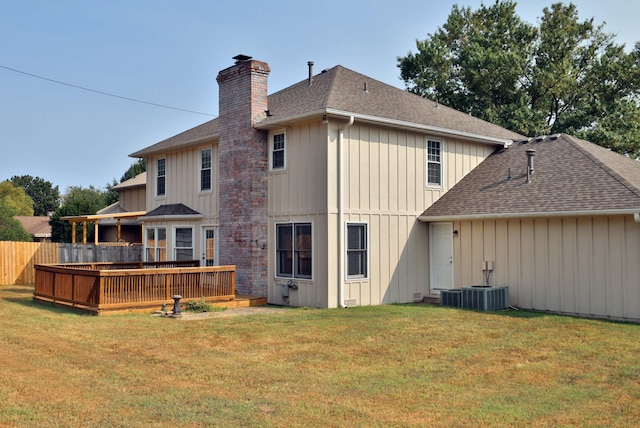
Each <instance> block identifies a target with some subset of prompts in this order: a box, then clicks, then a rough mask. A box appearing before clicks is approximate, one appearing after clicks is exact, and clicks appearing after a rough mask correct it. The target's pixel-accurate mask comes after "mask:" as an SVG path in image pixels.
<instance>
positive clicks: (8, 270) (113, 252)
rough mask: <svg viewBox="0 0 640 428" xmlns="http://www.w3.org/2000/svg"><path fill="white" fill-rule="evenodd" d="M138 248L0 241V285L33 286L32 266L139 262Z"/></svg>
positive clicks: (140, 254) (140, 252)
mask: <svg viewBox="0 0 640 428" xmlns="http://www.w3.org/2000/svg"><path fill="white" fill-rule="evenodd" d="M142 250H143V248H142V246H128V245H116V246H114V245H109V246H105V245H95V244H67V243H64V244H63V243H55V242H10V241H0V285H2V284H18V285H27V284H33V283H35V278H36V274H35V268H34V267H35V265H36V264H55V263H74V262H75V263H78V262H140V261H141V260H142Z"/></svg>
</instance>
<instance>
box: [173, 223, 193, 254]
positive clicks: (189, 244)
mask: <svg viewBox="0 0 640 428" xmlns="http://www.w3.org/2000/svg"><path fill="white" fill-rule="evenodd" d="M174 231H175V239H174V240H173V242H174V245H173V260H193V228H192V227H176V228H175V229H174Z"/></svg>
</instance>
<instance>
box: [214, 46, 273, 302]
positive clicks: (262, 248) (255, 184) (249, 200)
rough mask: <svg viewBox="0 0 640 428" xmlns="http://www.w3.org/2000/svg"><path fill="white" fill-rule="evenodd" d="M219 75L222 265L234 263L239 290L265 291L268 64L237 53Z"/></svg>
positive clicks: (249, 292)
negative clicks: (262, 125) (263, 125)
mask: <svg viewBox="0 0 640 428" xmlns="http://www.w3.org/2000/svg"><path fill="white" fill-rule="evenodd" d="M234 59H235V60H236V63H235V64H234V65H233V66H232V67H229V68H227V69H224V70H222V71H220V73H218V77H217V81H218V85H219V117H218V123H219V132H220V140H219V144H218V156H219V171H218V174H219V206H220V208H219V212H220V229H219V239H220V247H219V248H220V263H221V264H225V265H226V264H230V265H236V293H238V294H253V295H259V296H266V295H267V257H268V254H267V173H268V148H267V146H268V143H267V132H266V131H261V130H257V129H255V128H254V127H253V125H254V123H255V122H256V121H258V120H260V119H262V118H264V117H265V115H266V111H267V110H268V104H267V95H268V93H267V78H268V76H269V72H270V71H271V70H270V68H269V65H268V64H267V63H265V62H261V61H255V60H252V59H251V57H248V56H245V55H238V56H236V57H234Z"/></svg>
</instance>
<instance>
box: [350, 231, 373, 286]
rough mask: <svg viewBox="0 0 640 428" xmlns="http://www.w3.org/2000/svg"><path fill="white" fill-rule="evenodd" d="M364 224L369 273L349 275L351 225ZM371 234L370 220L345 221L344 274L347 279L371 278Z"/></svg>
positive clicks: (360, 279)
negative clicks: (348, 255)
mask: <svg viewBox="0 0 640 428" xmlns="http://www.w3.org/2000/svg"><path fill="white" fill-rule="evenodd" d="M352 225H354V226H358V225H360V226H364V227H365V236H366V240H367V241H366V244H367V247H366V251H367V274H366V275H349V258H348V257H347V254H349V242H348V238H349V226H352ZM369 236H370V232H369V222H367V221H348V222H345V225H344V237H345V243H344V249H345V253H344V275H345V278H346V280H347V281H362V280H363V279H369V277H370V272H371V263H370V258H371V241H370V240H369Z"/></svg>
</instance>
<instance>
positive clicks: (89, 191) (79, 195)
mask: <svg viewBox="0 0 640 428" xmlns="http://www.w3.org/2000/svg"><path fill="white" fill-rule="evenodd" d="M107 202H108V200H107V192H106V191H104V190H101V189H97V188H95V187H93V186H90V187H89V188H82V187H70V188H69V189H68V190H67V194H66V195H65V196H64V198H63V203H62V205H61V206H60V207H59V208H58V209H57V210H56V211H55V212H54V213H53V215H52V216H51V219H50V220H49V224H51V240H52V241H53V242H71V223H70V222H68V221H66V220H62V217H66V216H79V215H93V214H95V213H96V212H98V211H99V210H101V209H102V208H104V207H106V206H107V205H109V204H108V203H107ZM76 226H77V227H78V230H76V236H82V229H81V225H80V224H77V225H76ZM93 234H94V230H93V228H92V227H90V228H88V229H87V240H89V241H93V239H94V235H93Z"/></svg>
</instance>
